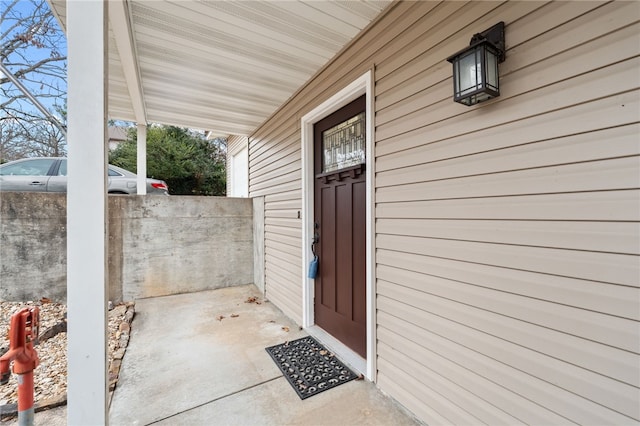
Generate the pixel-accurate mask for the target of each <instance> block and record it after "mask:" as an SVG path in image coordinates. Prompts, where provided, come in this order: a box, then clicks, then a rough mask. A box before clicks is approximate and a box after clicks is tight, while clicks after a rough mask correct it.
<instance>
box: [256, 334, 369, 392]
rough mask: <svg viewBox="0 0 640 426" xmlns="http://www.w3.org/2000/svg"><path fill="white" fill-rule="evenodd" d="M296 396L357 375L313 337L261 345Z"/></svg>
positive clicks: (340, 382)
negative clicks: (272, 344)
mask: <svg viewBox="0 0 640 426" xmlns="http://www.w3.org/2000/svg"><path fill="white" fill-rule="evenodd" d="M265 350H266V351H267V352H268V353H269V355H271V358H273V360H274V361H275V363H276V365H277V366H278V367H279V368H280V371H282V373H283V374H284V377H285V378H286V379H287V380H288V381H289V383H290V384H291V386H293V389H295V391H296V392H297V393H298V396H299V397H300V399H306V398H309V397H310V396H313V395H316V394H318V393H320V392H323V391H326V390H327V389H331V388H335V387H336V386H339V385H341V384H343V383H347V382H348V381H350V380H353V379H356V378H358V376H357V375H356V374H355V373H354V372H353V371H351V370H349V369H348V368H347V367H346V366H345V365H344V363H342V362H341V361H340V360H339V359H338V358H337V357H336V356H335V355H334V354H332V353H331V352H329V351H328V350H327V349H326V348H325V347H324V346H322V345H321V344H320V343H318V341H317V340H316V339H314V338H313V337H310V336H307V337H303V338H302V339H298V340H293V341H291V342H285V343H283V344H280V345H275V346H271V347H268V348H265Z"/></svg>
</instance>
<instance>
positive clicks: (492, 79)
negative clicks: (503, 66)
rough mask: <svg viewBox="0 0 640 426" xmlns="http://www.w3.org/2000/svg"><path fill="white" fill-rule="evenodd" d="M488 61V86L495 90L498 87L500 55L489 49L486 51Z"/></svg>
mask: <svg viewBox="0 0 640 426" xmlns="http://www.w3.org/2000/svg"><path fill="white" fill-rule="evenodd" d="M485 55H486V61H487V86H489V87H490V88H492V89H493V90H497V89H498V57H497V56H496V55H495V53H494V52H493V51H492V50H490V49H487V51H486V52H485Z"/></svg>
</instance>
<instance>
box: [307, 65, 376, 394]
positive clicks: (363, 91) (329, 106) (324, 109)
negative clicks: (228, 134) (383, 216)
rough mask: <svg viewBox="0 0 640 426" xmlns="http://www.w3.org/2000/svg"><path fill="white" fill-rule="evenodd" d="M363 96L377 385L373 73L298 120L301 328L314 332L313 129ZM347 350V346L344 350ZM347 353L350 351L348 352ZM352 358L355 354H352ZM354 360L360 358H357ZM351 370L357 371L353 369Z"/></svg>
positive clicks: (371, 347)
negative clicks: (311, 270) (311, 274)
mask: <svg viewBox="0 0 640 426" xmlns="http://www.w3.org/2000/svg"><path fill="white" fill-rule="evenodd" d="M362 95H366V120H367V124H366V138H367V146H366V178H367V183H366V192H367V194H366V198H367V199H366V228H367V231H366V235H367V241H366V262H367V290H366V291H367V294H366V306H367V359H366V369H365V371H361V373H363V374H364V375H365V377H366V378H367V379H369V380H371V381H373V382H375V381H376V375H375V372H376V362H375V360H376V336H375V324H376V315H375V312H376V306H375V258H374V255H375V250H374V238H375V229H374V227H375V220H374V202H375V200H374V195H375V194H374V190H373V188H374V185H373V179H374V176H375V175H374V173H375V170H374V164H375V161H374V141H373V135H374V116H373V71H372V70H369V71H367V72H366V73H364V74H363V75H362V76H360V77H359V78H357V79H356V80H354V81H353V82H351V84H349V85H348V86H346V87H345V88H344V89H342V90H340V91H339V92H337V93H336V94H335V95H333V96H332V97H331V98H329V99H327V100H326V101H324V102H323V103H322V104H320V105H318V106H317V107H316V108H314V109H313V110H311V111H310V112H308V113H307V114H305V115H304V116H303V117H302V118H301V120H300V130H301V140H302V194H303V195H302V283H303V286H302V327H304V328H305V329H309V331H313V326H314V324H315V321H314V306H313V297H314V280H312V279H309V278H308V277H307V273H308V267H309V262H310V261H311V259H312V256H313V254H312V253H311V237H312V236H313V212H314V197H313V193H314V172H313V155H314V154H313V152H314V150H313V125H314V124H315V123H316V122H318V121H320V120H321V119H323V118H324V117H326V116H327V115H329V114H331V113H332V112H334V111H336V110H338V109H340V108H342V107H343V106H345V105H347V104H348V103H350V102H351V101H353V100H355V99H357V98H359V97H360V96H362ZM345 348H346V346H345ZM347 351H350V349H347ZM354 354H355V352H354ZM356 357H359V356H358V355H356ZM354 367H356V368H357V367H358V366H355V365H354Z"/></svg>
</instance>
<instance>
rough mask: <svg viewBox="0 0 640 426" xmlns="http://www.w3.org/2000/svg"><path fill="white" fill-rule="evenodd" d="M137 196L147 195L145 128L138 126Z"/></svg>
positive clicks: (144, 126) (142, 125)
mask: <svg viewBox="0 0 640 426" xmlns="http://www.w3.org/2000/svg"><path fill="white" fill-rule="evenodd" d="M137 141H138V142H137V150H136V151H137V157H136V158H137V162H138V172H137V173H138V183H137V186H138V195H145V194H146V193H147V126H146V125H145V124H138V139H137Z"/></svg>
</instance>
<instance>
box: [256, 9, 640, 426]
mask: <svg viewBox="0 0 640 426" xmlns="http://www.w3.org/2000/svg"><path fill="white" fill-rule="evenodd" d="M501 20H503V21H505V23H506V44H507V48H508V51H507V60H506V61H505V62H504V63H503V64H501V66H500V69H501V78H500V80H501V91H502V96H501V97H500V98H498V99H496V100H495V101H492V102H490V103H488V104H485V105H480V106H475V107H471V108H467V107H463V106H460V105H458V104H455V103H453V102H452V100H451V97H452V95H451V86H452V82H451V65H450V64H449V63H448V62H446V60H445V58H446V57H448V56H449V55H451V54H452V53H454V52H456V51H457V50H459V49H461V48H463V47H465V46H467V45H468V44H469V39H470V37H471V36H472V35H473V33H474V32H478V31H482V30H484V29H486V28H488V27H490V26H491V25H493V24H495V23H496V22H498V21H501ZM638 34H640V3H637V2H580V1H575V2H542V1H541V2H512V1H506V2H474V1H469V2H454V1H445V2H397V3H395V4H394V5H393V6H392V7H391V8H390V9H389V10H388V11H387V13H386V15H385V16H384V17H383V18H382V19H380V20H379V21H378V22H377V23H376V24H375V25H374V26H373V27H372V28H371V29H370V30H369V31H367V32H365V33H364V34H362V35H361V36H360V37H359V38H358V39H357V40H355V41H354V42H353V43H352V45H351V46H350V47H348V48H347V49H346V50H345V51H344V52H343V53H342V54H341V55H339V56H338V57H336V58H335V59H334V60H333V62H332V63H330V64H329V65H328V66H327V67H326V68H325V69H324V70H322V71H321V72H320V73H318V75H317V76H316V77H315V78H314V79H313V80H312V81H310V82H309V84H308V85H306V86H305V87H304V88H302V89H301V90H300V91H299V92H298V94H297V95H296V96H294V97H293V98H291V99H290V100H289V101H288V103H287V104H286V105H284V106H283V107H282V108H281V109H280V110H279V111H278V112H277V113H276V114H275V115H274V116H273V117H272V118H271V119H270V120H268V121H267V122H266V123H264V124H263V125H262V126H261V128H260V129H258V130H257V131H256V133H255V134H254V135H253V136H252V139H251V141H252V142H251V146H250V176H251V179H250V193H251V195H261V196H265V229H266V232H265V236H266V238H265V240H266V241H265V246H266V247H265V251H266V261H265V263H266V265H265V266H266V282H267V295H268V297H269V298H270V300H272V301H273V302H274V303H276V304H277V305H278V306H280V307H281V308H282V309H283V311H285V312H286V313H287V314H288V315H291V316H292V318H294V319H295V320H297V321H300V320H301V312H302V311H301V301H302V294H301V288H302V285H301V282H300V277H301V274H302V272H303V271H302V268H303V266H302V265H301V261H300V257H301V250H302V247H301V235H300V232H301V228H300V226H301V220H300V219H299V212H300V210H301V208H302V205H301V197H302V192H301V190H302V187H301V181H300V179H301V170H302V168H301V164H300V158H301V152H300V129H299V121H300V117H301V116H303V115H304V114H305V113H306V112H308V111H309V110H311V109H312V108H314V107H316V106H317V105H319V104H320V103H321V102H322V101H323V100H325V99H327V98H328V97H329V96H331V95H333V94H334V93H335V92H336V91H337V90H339V89H341V88H342V87H344V86H345V85H346V84H348V83H349V82H351V81H352V80H353V79H354V78H356V77H357V76H359V75H361V74H362V73H363V72H365V71H366V70H368V69H372V68H373V69H374V70H375V72H374V76H375V107H374V109H375V125H376V132H375V156H376V158H375V170H376V177H375V182H374V185H375V198H376V205H375V217H376V231H377V235H376V240H375V246H376V290H377V324H376V326H377V359H376V362H377V369H378V371H377V384H378V386H380V387H381V388H382V389H383V390H384V391H385V392H387V393H388V394H389V395H391V396H392V397H394V398H395V399H397V400H398V401H400V402H401V403H402V404H404V405H405V406H406V407H407V408H408V409H409V410H411V411H412V412H413V413H414V414H416V416H417V417H418V418H420V419H421V420H423V421H424V422H426V423H428V424H480V423H485V424H518V423H526V424H567V423H580V424H629V423H636V424H637V423H638V422H640V408H639V407H640V405H639V404H638V401H640V391H639V388H640V266H639V265H640V144H639V142H638V141H639V137H640V74H638V69H640V43H638Z"/></svg>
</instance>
